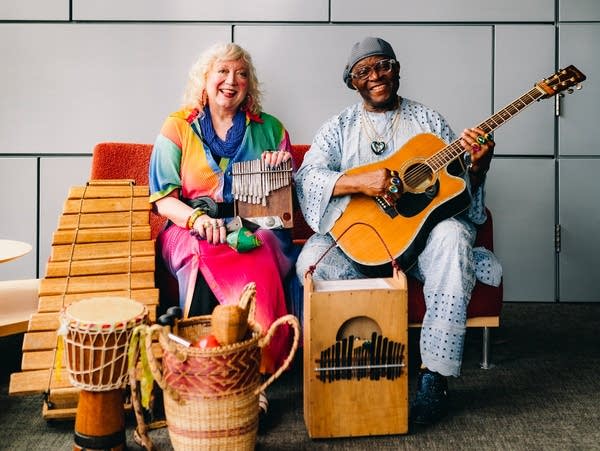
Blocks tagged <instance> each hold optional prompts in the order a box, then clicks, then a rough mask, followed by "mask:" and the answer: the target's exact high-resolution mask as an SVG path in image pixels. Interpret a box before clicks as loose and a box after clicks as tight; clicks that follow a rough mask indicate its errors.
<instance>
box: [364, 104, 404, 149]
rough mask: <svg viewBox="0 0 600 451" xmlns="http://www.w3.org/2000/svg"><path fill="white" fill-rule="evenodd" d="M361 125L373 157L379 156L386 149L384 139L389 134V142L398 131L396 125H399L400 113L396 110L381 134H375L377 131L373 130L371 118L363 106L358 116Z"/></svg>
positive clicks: (373, 125)
mask: <svg viewBox="0 0 600 451" xmlns="http://www.w3.org/2000/svg"><path fill="white" fill-rule="evenodd" d="M360 118H361V125H362V127H363V129H364V131H365V134H366V135H367V138H368V139H369V141H371V151H372V152H373V153H374V154H375V155H381V154H382V153H383V152H384V151H385V149H386V148H387V144H386V141H387V140H386V139H385V137H386V136H387V135H388V134H389V135H390V137H389V141H391V140H392V139H393V138H394V134H395V133H396V130H397V129H398V125H399V124H400V111H399V110H398V109H396V110H395V111H394V117H393V118H392V120H391V121H389V120H388V121H387V123H386V125H385V127H384V128H383V133H381V134H379V133H377V129H376V128H375V124H374V123H373V122H372V121H371V118H370V117H369V115H368V114H367V110H365V107H364V106H363V110H362V112H361V115H360Z"/></svg>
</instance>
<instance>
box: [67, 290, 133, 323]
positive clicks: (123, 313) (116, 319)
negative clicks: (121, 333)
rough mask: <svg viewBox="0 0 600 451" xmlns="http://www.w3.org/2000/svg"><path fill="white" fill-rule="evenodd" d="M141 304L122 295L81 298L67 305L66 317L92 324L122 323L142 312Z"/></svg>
mask: <svg viewBox="0 0 600 451" xmlns="http://www.w3.org/2000/svg"><path fill="white" fill-rule="evenodd" d="M144 311H145V307H144V305H143V304H141V303H139V302H137V301H134V300H132V299H129V298H124V297H97V298H88V299H83V300H81V301H78V302H74V303H73V304H71V305H69V306H68V307H67V308H66V310H65V313H66V316H67V318H69V319H71V320H74V321H77V322H82V323H94V324H99V325H100V324H117V323H124V322H127V321H129V320H131V319H134V318H137V317H139V316H141V315H143V314H144Z"/></svg>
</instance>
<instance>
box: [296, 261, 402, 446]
mask: <svg viewBox="0 0 600 451" xmlns="http://www.w3.org/2000/svg"><path fill="white" fill-rule="evenodd" d="M407 318H408V307H407V286H406V278H405V276H404V274H403V273H401V272H395V273H394V275H393V277H391V278H379V279H360V280H335V281H316V280H313V279H312V275H311V274H310V273H309V274H307V275H306V277H305V281H304V421H305V423H306V427H307V429H308V435H309V436H310V437H311V438H325V437H348V436H365V435H390V434H404V433H406V432H408V366H407V365H408V349H407V341H408V324H407Z"/></svg>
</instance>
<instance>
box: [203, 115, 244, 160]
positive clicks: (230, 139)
mask: <svg viewBox="0 0 600 451" xmlns="http://www.w3.org/2000/svg"><path fill="white" fill-rule="evenodd" d="M200 129H201V130H202V137H203V138H204V142H205V143H206V144H207V145H208V147H209V149H210V150H211V152H213V153H214V154H216V155H218V156H220V157H222V158H232V157H233V156H234V155H235V154H236V152H237V150H238V149H239V147H240V144H241V143H242V139H244V133H245V131H246V114H245V113H244V112H243V111H238V112H237V113H236V114H235V116H234V117H233V125H232V126H231V128H230V129H229V130H227V136H226V137H225V141H223V140H222V139H221V138H219V137H218V136H217V134H216V133H215V128H214V127H213V123H212V119H211V115H210V108H209V107H208V106H206V107H205V108H204V114H203V115H202V117H201V118H200Z"/></svg>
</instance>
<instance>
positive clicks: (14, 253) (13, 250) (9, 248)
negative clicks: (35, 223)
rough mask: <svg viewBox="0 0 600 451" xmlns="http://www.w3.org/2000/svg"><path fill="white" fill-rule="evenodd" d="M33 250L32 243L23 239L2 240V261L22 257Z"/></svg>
mask: <svg viewBox="0 0 600 451" xmlns="http://www.w3.org/2000/svg"><path fill="white" fill-rule="evenodd" d="M30 251H31V244H29V243H24V242H23V241H13V240H0V263H4V262H7V261H10V260H14V259H15V258H19V257H22V256H23V255H25V254H27V253H28V252H30Z"/></svg>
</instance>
